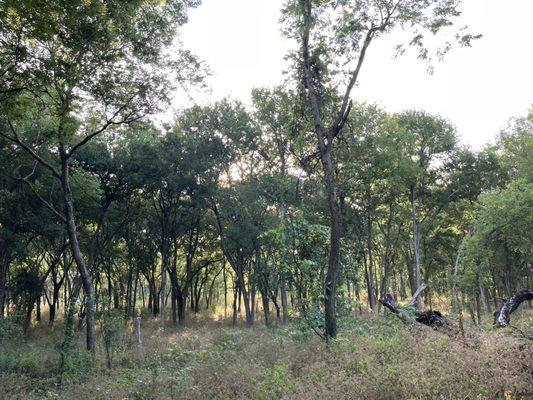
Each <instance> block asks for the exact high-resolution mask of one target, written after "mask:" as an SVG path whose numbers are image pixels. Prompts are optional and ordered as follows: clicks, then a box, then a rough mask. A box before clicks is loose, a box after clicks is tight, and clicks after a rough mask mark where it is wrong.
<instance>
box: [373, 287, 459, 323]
mask: <svg viewBox="0 0 533 400" xmlns="http://www.w3.org/2000/svg"><path fill="white" fill-rule="evenodd" d="M413 297H414V296H413ZM379 302H380V303H381V304H383V306H384V307H386V308H388V309H389V310H391V311H392V312H393V313H395V314H397V315H398V316H399V317H400V318H401V319H402V320H403V321H405V322H412V321H416V322H419V323H421V324H424V325H427V326H431V327H441V326H444V325H449V321H448V319H447V318H446V317H444V316H443V315H442V314H441V313H440V311H437V310H426V311H418V310H414V311H412V310H410V306H408V308H407V309H406V308H403V307H400V306H399V305H398V304H397V303H396V301H395V300H394V298H393V297H392V296H391V295H390V294H386V295H385V297H384V298H383V299H380V300H379ZM409 304H411V302H409ZM413 304H414V302H413Z"/></svg>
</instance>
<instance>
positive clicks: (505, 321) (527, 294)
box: [494, 289, 533, 328]
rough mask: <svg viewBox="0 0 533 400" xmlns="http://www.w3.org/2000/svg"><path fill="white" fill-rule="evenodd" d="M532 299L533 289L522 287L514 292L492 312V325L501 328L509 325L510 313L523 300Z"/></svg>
mask: <svg viewBox="0 0 533 400" xmlns="http://www.w3.org/2000/svg"><path fill="white" fill-rule="evenodd" d="M528 300H533V289H524V290H521V291H520V292H518V293H516V294H515V295H514V296H513V297H511V298H510V299H509V301H507V302H506V303H505V304H504V305H503V306H502V308H500V310H499V311H496V312H495V313H494V325H496V327H497V328H503V327H505V326H509V323H510V322H511V314H512V313H513V312H514V311H516V309H517V308H518V307H519V306H520V304H522V302H524V301H528Z"/></svg>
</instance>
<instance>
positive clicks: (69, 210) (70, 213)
mask: <svg viewBox="0 0 533 400" xmlns="http://www.w3.org/2000/svg"><path fill="white" fill-rule="evenodd" d="M60 156H61V186H62V189H63V201H64V205H65V218H66V224H67V233H68V237H69V242H70V247H71V250H72V255H73V257H74V260H75V262H76V266H77V267H78V271H79V273H80V276H81V280H82V285H83V290H84V292H85V305H86V312H87V314H86V319H87V337H86V345H87V350H89V351H90V352H92V353H93V354H94V353H95V352H96V347H95V326H94V287H93V282H92V277H91V274H90V271H89V270H88V268H87V266H86V265H85V261H84V260H83V256H82V254H81V250H80V246H79V243H78V235H77V232H76V221H75V219H74V203H73V199H72V192H71V189H70V182H69V166H68V157H67V151H66V148H65V146H64V144H63V143H61V144H60Z"/></svg>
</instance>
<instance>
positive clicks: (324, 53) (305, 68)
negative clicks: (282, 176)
mask: <svg viewBox="0 0 533 400" xmlns="http://www.w3.org/2000/svg"><path fill="white" fill-rule="evenodd" d="M459 4H460V2H459V1H449V0H439V1H415V0H411V1H403V0H390V1H378V2H376V1H371V0H368V1H361V0H357V1H356V0H343V1H323V0H292V1H289V2H288V3H287V5H286V7H285V9H284V19H285V23H286V33H287V35H288V36H289V37H291V38H292V39H295V40H296V42H297V43H298V45H299V50H298V51H297V52H295V53H293V54H292V58H293V59H294V60H295V77H296V79H297V82H298V83H299V84H300V85H301V89H300V93H301V96H302V102H303V103H304V104H305V105H306V107H307V108H308V110H309V114H310V116H311V120H312V126H313V130H314V133H315V136H316V138H315V140H316V145H317V155H318V157H319V158H320V161H321V166H322V170H323V176H324V178H323V179H324V187H325V190H326V193H327V203H328V208H329V225H330V252H329V261H328V270H327V275H326V281H325V296H324V297H325V301H324V307H325V320H326V327H325V334H326V337H335V336H336V333H337V324H336V315H335V314H336V311H335V308H336V304H335V301H336V296H335V294H336V289H337V282H338V276H339V259H340V239H341V209H340V204H339V194H338V181H337V177H336V161H335V157H334V154H333V147H334V142H335V139H336V138H337V137H338V136H339V134H340V133H341V132H342V130H343V128H344V125H345V123H346V120H347V118H348V115H349V113H350V109H351V107H352V104H351V101H350V96H351V93H352V89H353V88H354V86H355V85H356V83H357V80H358V78H359V74H360V72H361V67H362V65H363V62H364V60H365V55H366V52H367V50H368V48H369V46H370V44H371V43H372V42H373V41H374V40H375V39H378V38H379V37H382V36H384V35H385V34H387V33H391V32H393V30H394V29H395V28H401V29H405V30H409V31H411V32H414V35H413V39H412V40H411V41H410V45H412V46H416V47H417V48H418V52H419V57H421V58H430V56H431V54H430V52H429V51H428V49H427V48H426V46H425V45H424V34H425V33H426V32H430V33H432V34H436V33H437V32H439V31H440V30H442V29H443V28H445V27H447V26H450V25H452V24H453V19H454V18H455V17H457V16H458V15H460V12H459V9H458V8H459ZM456 38H457V39H458V41H459V42H460V43H461V44H463V45H469V44H470V42H471V40H472V39H474V36H472V35H471V34H463V35H460V34H457V36H456ZM450 47H451V43H446V44H445V46H444V48H443V49H441V50H439V51H438V53H439V54H440V55H442V54H444V53H445V52H446V51H448V50H449V49H450ZM352 63H354V64H353V67H352ZM344 65H348V66H349V67H348V69H346V68H342V67H341V66H344ZM339 75H340V76H341V80H342V78H344V76H348V80H347V83H346V84H345V89H344V90H342V91H341V92H340V94H338V93H339V92H338V90H339V84H340V82H339V79H338V76H339Z"/></svg>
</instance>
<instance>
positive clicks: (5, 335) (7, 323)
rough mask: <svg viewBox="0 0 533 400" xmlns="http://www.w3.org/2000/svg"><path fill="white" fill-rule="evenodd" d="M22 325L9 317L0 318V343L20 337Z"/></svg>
mask: <svg viewBox="0 0 533 400" xmlns="http://www.w3.org/2000/svg"><path fill="white" fill-rule="evenodd" d="M22 333H23V332H22V326H20V325H19V324H17V323H16V322H15V321H13V320H12V319H10V318H0V344H1V343H2V342H4V341H7V340H18V339H20V338H21V337H22Z"/></svg>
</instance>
